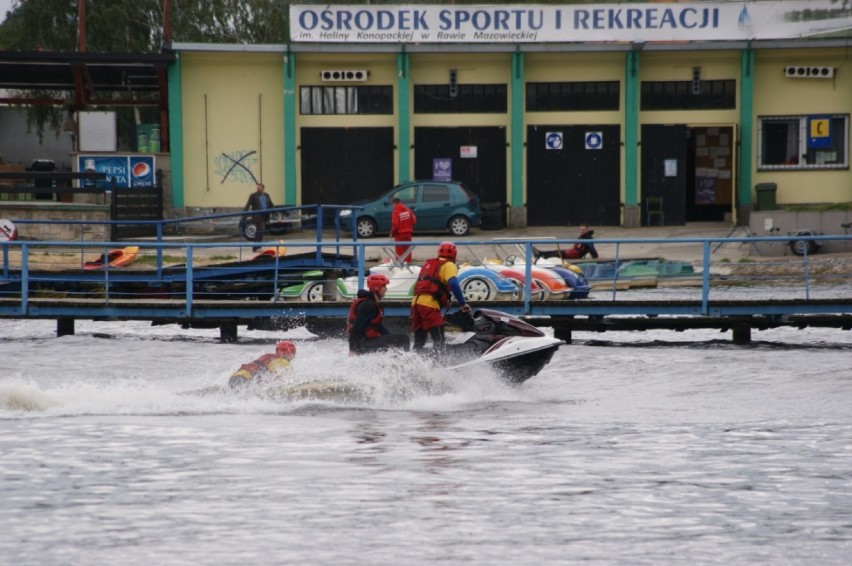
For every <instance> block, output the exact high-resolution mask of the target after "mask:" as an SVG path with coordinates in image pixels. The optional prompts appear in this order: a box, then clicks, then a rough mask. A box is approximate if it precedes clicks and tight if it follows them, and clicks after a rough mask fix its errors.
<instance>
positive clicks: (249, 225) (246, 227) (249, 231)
mask: <svg viewBox="0 0 852 566" xmlns="http://www.w3.org/2000/svg"><path fill="white" fill-rule="evenodd" d="M240 231H241V232H242V234H243V238H245V239H246V240H248V241H249V242H253V241H254V237H255V236H256V235H257V224H255V223H254V222H251V221H249V220H246V221H245V222H243V223H242V226H241V230H240Z"/></svg>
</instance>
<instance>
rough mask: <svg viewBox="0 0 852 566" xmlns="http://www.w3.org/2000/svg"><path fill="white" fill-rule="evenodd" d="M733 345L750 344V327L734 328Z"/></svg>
mask: <svg viewBox="0 0 852 566" xmlns="http://www.w3.org/2000/svg"><path fill="white" fill-rule="evenodd" d="M733 331H734V344H739V345H745V344H751V327H750V326H735V327H734V328H733Z"/></svg>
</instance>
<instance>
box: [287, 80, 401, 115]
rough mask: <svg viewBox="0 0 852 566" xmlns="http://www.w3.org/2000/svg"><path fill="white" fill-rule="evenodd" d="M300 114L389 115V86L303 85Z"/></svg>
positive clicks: (391, 89)
mask: <svg viewBox="0 0 852 566" xmlns="http://www.w3.org/2000/svg"><path fill="white" fill-rule="evenodd" d="M299 98H300V100H299V103H300V112H301V113H302V114H393V87H390V86H303V87H302V88H301V89H300V91H299Z"/></svg>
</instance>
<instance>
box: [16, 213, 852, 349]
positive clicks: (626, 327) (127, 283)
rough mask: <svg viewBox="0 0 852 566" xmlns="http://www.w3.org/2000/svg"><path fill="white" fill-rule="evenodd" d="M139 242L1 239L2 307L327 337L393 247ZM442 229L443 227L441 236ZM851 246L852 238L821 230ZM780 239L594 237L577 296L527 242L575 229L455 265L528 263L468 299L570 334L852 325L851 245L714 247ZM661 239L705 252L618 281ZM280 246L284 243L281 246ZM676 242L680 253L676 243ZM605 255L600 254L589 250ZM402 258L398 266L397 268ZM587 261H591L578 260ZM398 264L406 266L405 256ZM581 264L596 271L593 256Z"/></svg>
mask: <svg viewBox="0 0 852 566" xmlns="http://www.w3.org/2000/svg"><path fill="white" fill-rule="evenodd" d="M161 234H163V229H162V227H160V228H159V229H158V237H157V238H155V239H153V240H139V241H134V242H129V241H124V242H83V241H79V242H40V241H27V240H16V241H11V242H2V243H0V248H2V249H0V253H2V265H1V266H0V267H2V269H1V270H0V318H3V319H36V318H39V319H53V320H56V321H57V335H65V334H73V333H74V322H75V321H76V320H81V319H88V320H147V321H151V322H152V323H153V324H174V325H178V326H183V327H208V328H216V327H218V328H219V329H220V336H221V339H222V340H224V341H234V340H238V339H239V333H238V329H239V327H240V326H244V327H249V328H266V329H270V330H276V329H286V328H293V327H297V326H306V327H307V328H308V329H309V330H311V331H312V332H314V333H317V334H321V335H340V334H341V332H342V328H343V321H344V319H345V317H346V315H347V313H348V309H349V302H350V300H349V299H348V298H346V297H343V296H341V295H340V282H339V281H340V280H341V279H343V278H345V277H347V276H349V277H360V278H361V280H363V277H365V274H366V273H368V270H369V268H370V267H371V266H373V265H375V264H376V263H377V262H379V261H382V260H387V258H388V257H389V256H392V250H393V246H394V243H393V242H391V241H387V240H381V239H376V240H367V241H356V240H345V239H341V238H340V237H339V235H337V234H336V235H335V237H334V238H333V239H331V240H330V241H329V240H326V239H324V238H323V232H322V230H321V229H319V230H318V231H317V232H316V235H315V238H316V239H314V238H313V237H312V236H313V234H310V233H309V234H307V235H305V234H298V235H294V236H290V237H286V239H285V240H284V241H282V242H278V243H275V242H267V244H268V245H269V246H271V247H272V248H273V249H277V248H280V250H279V252H280V253H276V254H272V255H270V256H269V257H267V258H262V261H259V260H257V259H254V258H253V254H252V252H251V245H252V244H251V243H248V242H239V241H221V242H203V241H191V239H190V238H182V239H180V240H179V241H175V240H174V239H172V240H170V239H168V238H165V237H162V236H160V235H161ZM439 237H440V236H439ZM812 238H813V239H815V240H817V241H820V243H826V242H828V241H833V243H834V244H833V245H835V246H837V245H840V246H842V247H845V246H846V245H847V244H848V240H849V239H850V236H848V235H844V236H813V237H812ZM785 240H786V239H785V238H778V237H774V238H773V237H766V238H755V237H749V238H637V239H596V240H595V243H596V245H597V246H598V247H599V248H600V249H603V250H605V252H606V253H605V254H604V257H605V258H606V261H608V262H612V263H613V265H614V266H616V267H617V268H618V269H616V274H615V276H614V277H613V279H612V280H590V281H589V283H591V284H592V291H591V292H590V293H589V296H588V297H587V298H583V299H565V298H562V299H558V300H554V299H553V298H552V297H551V299H550V300H537V299H536V297H535V296H534V294H533V293H532V289H531V283H530V281H531V280H533V276H532V273H531V271H530V270H531V267H530V264H529V263H526V262H525V261H524V260H523V259H521V260H519V259H518V258H519V257H521V258H523V257H533V254H532V251H533V248H536V247H543V248H553V247H554V246H557V247H558V246H562V247H570V246H571V245H572V243H573V242H574V240H571V239H565V240H559V239H555V238H546V239H543V238H530V239H523V238H503V239H501V238H493V239H481V238H478V237H476V236H468V237H466V238H463V239H457V240H456V242H457V244H458V245H459V263H460V264H471V263H473V264H476V263H483V262H492V263H494V262H502V263H512V264H515V267H516V268H517V269H519V270H522V271H524V273H525V274H526V283H525V284H523V285H521V286H520V287H519V288H518V293H517V296H515V297H513V298H511V299H507V298H506V297H501V298H499V299H495V300H487V301H477V302H474V303H472V306H473V307H474V308H476V307H483V308H493V309H497V310H502V311H505V312H508V313H511V314H514V315H519V316H522V317H524V318H526V319H527V320H529V321H531V322H532V323H533V324H536V325H538V326H546V327H552V328H553V331H554V334H555V335H556V336H557V337H560V338H562V339H564V340H566V341H567V342H570V341H571V340H572V338H573V337H574V336H575V335H576V334H577V333H589V332H592V333H601V332H613V331H643V330H650V329H668V330H672V331H684V330H689V329H698V328H715V329H718V330H720V331H721V332H726V333H727V332H730V333H731V335H732V339H733V341H734V342H735V343H741V344H743V343H748V342H749V341H750V340H751V338H752V335H753V332H754V331H759V330H765V329H770V328H777V327H782V326H786V327H793V328H807V327H812V326H819V327H830V328H837V329H838V331H848V330H850V328H852V258H850V256H849V255H848V254H843V253H841V254H822V255H820V254H817V255H813V256H804V257H795V256H789V255H788V256H782V257H775V258H767V257H764V256H759V257H757V258H753V259H748V261H743V260H742V258H740V260H738V261H736V262H733V261H731V260H730V258H728V257H718V256H716V255H715V251H716V250H718V249H719V248H720V247H732V248H736V249H741V248H743V247H745V248H746V249H748V248H750V247H752V246H755V245H760V244H765V245H767V246H772V245H776V244H779V243H786V242H785ZM440 241H441V240H438V239H435V240H421V241H417V242H415V245H416V246H417V248H418V254H422V253H425V250H434V247H435V246H437V245H438V243H440ZM129 245H132V246H138V247H139V248H140V252H139V253H140V257H139V258H137V260H136V261H135V263H134V264H133V265H130V266H127V267H105V268H102V269H97V270H83V269H82V268H81V266H82V264H83V263H84V261H85V260H87V259H91V258H93V257H97V256H99V255H101V254H104V253H105V252H106V251H107V250H110V249H113V248H121V247H124V246H129ZM648 246H654V248H653V249H654V250H655V251H659V252H660V253H659V255H660V257H659V258H657V260H658V261H656V263H657V264H659V263H660V261H659V260H662V261H665V258H666V257H667V256H669V257H683V256H684V253H683V250H684V249H686V248H689V249H690V250H692V254H693V255H694V256H695V257H696V258H697V259H695V260H693V261H691V262H684V261H683V260H681V261H680V263H684V264H686V265H687V267H688V271H689V272H688V273H679V274H678V276H673V277H667V276H666V275H665V274H661V276H660V277H659V278H658V279H657V280H654V281H652V282H651V283H649V280H648V279H647V277H646V278H644V279H641V278H638V279H635V280H631V279H630V277H629V276H626V275H625V276H624V277H623V278H621V279H619V276H618V273H625V274H626V273H631V272H630V271H627V270H624V269H622V267H623V266H624V265H627V264H629V263H630V262H634V263H635V262H636V261H638V260H636V259H635V258H636V256H637V254H636V253H635V251H633V250H636V249H642V250H646V249H648ZM285 248H286V250H285ZM676 250H680V251H676ZM595 263H597V264H600V263H601V262H600V261H599V262H595ZM401 265H402V264H400V266H401ZM579 265H580V266H581V267H582V266H583V265H584V264H583V263H582V262H580V263H579ZM400 268H401V269H402V267H400ZM585 271H586V272H588V273H593V272H599V271H602V270H601V269H597V270H596V269H593V264H589V263H588V262H586V264H585ZM305 278H313V279H312V281H313V283H312V284H314V285H315V286H314V287H313V288H314V290H315V292H314V293H313V294H312V295H310V296H308V295H304V294H303V295H302V296H299V295H297V296H295V297H294V296H292V295H291V296H288V297H285V296H284V295H283V293H282V292H281V290H282V289H283V288H285V287H287V286H291V285H299V284H300V282H302V281H304V280H305ZM385 314H386V317H387V319H388V322H389V323H390V324H392V325H399V326H400V327H402V328H404V327H405V326H406V325H407V321H408V316H409V301H407V300H389V301H385Z"/></svg>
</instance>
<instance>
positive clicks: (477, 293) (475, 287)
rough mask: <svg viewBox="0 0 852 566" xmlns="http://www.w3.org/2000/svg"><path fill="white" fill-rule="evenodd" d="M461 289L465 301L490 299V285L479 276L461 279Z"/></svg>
mask: <svg viewBox="0 0 852 566" xmlns="http://www.w3.org/2000/svg"><path fill="white" fill-rule="evenodd" d="M461 290H462V295H464V298H465V300H466V301H488V300H490V299H491V294H492V293H491V285H489V284H488V281H486V280H485V279H483V278H481V277H471V278H469V279H465V280H464V281H462V284H461Z"/></svg>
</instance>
